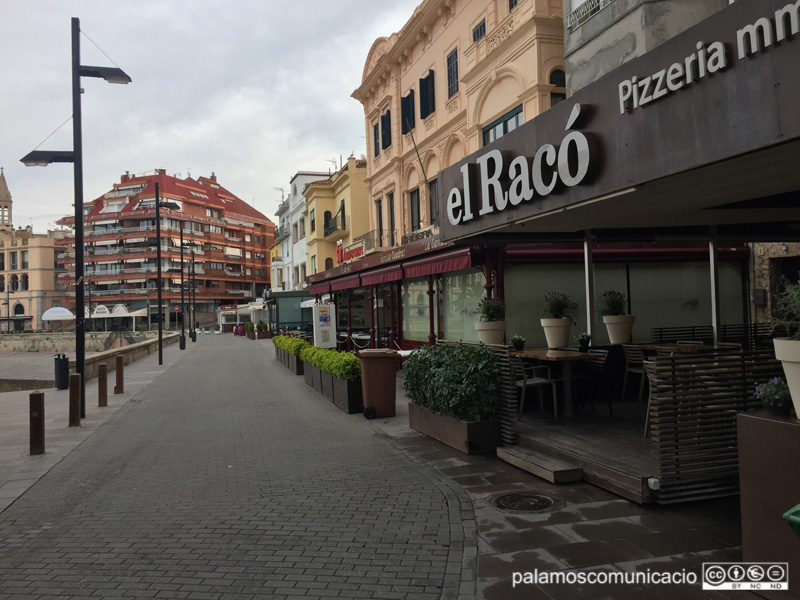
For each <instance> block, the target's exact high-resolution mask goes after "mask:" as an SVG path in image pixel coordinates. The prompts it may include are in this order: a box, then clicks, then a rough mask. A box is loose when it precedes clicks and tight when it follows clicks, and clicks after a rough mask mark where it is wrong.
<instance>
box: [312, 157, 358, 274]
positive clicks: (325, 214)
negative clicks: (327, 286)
mask: <svg viewBox="0 0 800 600" xmlns="http://www.w3.org/2000/svg"><path fill="white" fill-rule="evenodd" d="M366 175H367V161H366V159H365V158H364V157H363V156H362V157H361V158H360V159H356V158H355V157H353V156H351V157H350V158H348V159H347V164H345V165H343V166H342V168H341V169H340V170H339V171H337V172H336V173H334V174H333V175H331V176H330V178H327V179H320V180H317V181H312V182H311V183H309V184H308V185H306V188H305V190H304V191H303V195H304V196H305V197H306V222H307V223H308V236H307V240H308V250H307V253H308V264H309V267H310V269H309V274H312V275H313V274H314V273H318V272H320V271H325V270H327V269H332V268H333V267H335V266H338V265H339V264H341V263H344V262H349V261H350V260H354V259H356V258H361V257H362V256H363V255H364V253H365V248H366V245H365V240H364V236H365V235H366V234H367V233H368V232H369V230H370V219H369V212H368V211H367V210H366V207H367V204H368V194H367V185H366V181H365V180H366Z"/></svg>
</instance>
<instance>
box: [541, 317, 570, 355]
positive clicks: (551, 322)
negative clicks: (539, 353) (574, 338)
mask: <svg viewBox="0 0 800 600" xmlns="http://www.w3.org/2000/svg"><path fill="white" fill-rule="evenodd" d="M541 323H542V328H543V329H544V337H545V338H546V339H547V347H548V348H563V347H565V346H568V345H569V330H570V328H571V327H572V321H570V320H569V319H542V320H541Z"/></svg>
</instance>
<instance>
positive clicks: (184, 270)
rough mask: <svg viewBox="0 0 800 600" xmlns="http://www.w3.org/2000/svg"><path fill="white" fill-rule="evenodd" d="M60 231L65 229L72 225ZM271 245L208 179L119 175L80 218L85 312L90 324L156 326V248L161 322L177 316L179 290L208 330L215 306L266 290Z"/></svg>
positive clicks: (250, 215) (256, 220)
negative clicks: (109, 321) (110, 319)
mask: <svg viewBox="0 0 800 600" xmlns="http://www.w3.org/2000/svg"><path fill="white" fill-rule="evenodd" d="M157 187H158V195H159V199H160V204H159V212H160V217H161V223H160V234H161V239H160V240H158V239H157V228H156V206H155V202H156V188H157ZM59 224H62V225H73V224H74V218H73V217H65V218H63V219H61V221H59ZM274 236H275V225H274V224H273V223H272V221H270V220H269V219H268V218H267V217H265V216H264V215H263V214H261V213H260V212H259V211H257V210H256V209H254V208H253V207H252V206H250V205H248V204H247V203H246V202H244V201H243V200H241V199H239V198H238V197H236V196H235V195H234V194H233V193H231V192H230V191H228V190H227V189H225V188H224V187H222V186H221V185H220V184H219V183H218V181H217V178H216V175H214V174H213V173H212V175H211V176H210V177H199V178H197V179H193V178H191V177H187V178H185V179H180V178H178V177H177V176H170V175H167V173H166V171H165V170H164V169H158V170H157V171H155V173H154V174H148V175H131V174H129V173H126V174H124V175H122V177H121V178H120V181H119V183H115V184H114V185H113V187H112V189H111V190H110V191H109V192H107V193H105V194H103V195H102V196H101V197H99V198H97V199H95V200H94V201H92V202H90V203H87V206H86V209H85V215H84V240H85V244H86V249H85V254H84V256H85V276H86V280H87V281H86V285H87V289H86V294H85V297H86V303H87V304H86V305H87V308H88V309H89V310H90V311H91V315H92V316H97V317H101V316H103V315H106V314H108V315H109V316H111V315H114V316H118V317H125V316H126V315H136V316H140V317H142V316H144V317H147V318H148V319H150V320H151V321H152V320H153V319H155V318H157V315H158V303H157V300H156V298H157V293H158V286H159V281H158V277H157V272H158V263H157V248H158V245H159V241H160V246H161V281H160V286H161V293H162V302H163V307H164V310H165V311H166V313H167V314H168V315H170V316H169V317H168V319H169V320H170V321H174V319H175V318H176V316H175V315H177V316H178V317H177V318H179V315H180V314H181V313H182V310H181V306H180V304H181V286H182V285H183V287H184V296H185V298H184V299H185V301H186V302H187V303H188V292H190V291H191V290H194V291H195V294H196V305H195V310H196V317H197V320H199V321H206V320H208V321H210V320H211V318H212V315H213V314H214V313H215V311H216V309H217V307H218V306H219V305H221V304H231V303H241V302H247V301H249V300H253V299H254V298H260V297H263V294H264V291H265V290H266V289H268V288H269V285H270V265H269V251H268V249H269V247H270V246H271V245H272V243H273V239H274ZM181 238H182V239H183V247H182V246H181ZM59 244H60V245H62V246H65V247H68V246H71V245H74V234H73V233H72V232H69V233H67V234H65V235H63V236H62V237H61V239H60V240H59ZM74 259H75V255H74V252H68V253H67V254H65V255H64V257H63V259H62V260H61V261H60V262H61V263H62V264H64V265H66V266H67V268H68V269H69V268H70V267H72V268H74ZM70 260H71V261H72V262H70ZM192 261H193V262H194V265H193V268H192ZM74 279H75V277H74V271H73V272H68V273H64V274H63V275H61V277H60V280H61V281H62V282H63V283H65V284H67V285H74V284H75V281H74ZM74 295H75V294H74V292H71V293H68V294H67V304H68V305H69V303H70V300H72V303H73V304H74ZM187 310H191V309H189V308H187Z"/></svg>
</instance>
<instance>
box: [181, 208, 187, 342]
mask: <svg viewBox="0 0 800 600" xmlns="http://www.w3.org/2000/svg"><path fill="white" fill-rule="evenodd" d="M183 298H184V284H183V221H181V339H180V349H181V350H185V349H186V304H184V301H183Z"/></svg>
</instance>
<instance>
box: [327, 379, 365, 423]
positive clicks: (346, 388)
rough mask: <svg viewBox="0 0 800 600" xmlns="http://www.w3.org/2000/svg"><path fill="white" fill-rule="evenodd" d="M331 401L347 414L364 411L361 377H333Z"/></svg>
mask: <svg viewBox="0 0 800 600" xmlns="http://www.w3.org/2000/svg"><path fill="white" fill-rule="evenodd" d="M333 403H334V404H335V405H336V406H338V407H339V408H341V409H342V410H343V411H344V412H346V413H347V414H350V415H352V414H354V413H360V412H364V400H363V395H362V392H361V378H360V377H359V378H358V379H339V378H338V377H334V378H333Z"/></svg>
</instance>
